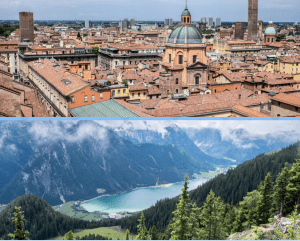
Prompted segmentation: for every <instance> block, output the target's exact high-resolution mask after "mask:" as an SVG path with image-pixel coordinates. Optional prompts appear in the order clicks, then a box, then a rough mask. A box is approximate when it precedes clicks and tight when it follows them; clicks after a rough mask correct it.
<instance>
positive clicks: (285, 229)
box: [227, 214, 300, 240]
mask: <svg viewBox="0 0 300 241" xmlns="http://www.w3.org/2000/svg"><path fill="white" fill-rule="evenodd" d="M295 219H296V220H294V219H293V218H284V217H282V218H280V217H278V216H275V217H274V218H273V222H272V223H268V224H265V225H262V226H260V227H256V228H252V229H247V230H245V231H243V232H241V233H234V234H231V235H230V236H229V237H228V238H227V240H254V239H257V240H286V239H287V240H289V239H293V240H299V239H300V214H299V215H298V216H297V217H296V218H295ZM292 236H293V237H292Z"/></svg>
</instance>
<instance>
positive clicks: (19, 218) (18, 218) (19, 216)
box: [8, 206, 29, 240]
mask: <svg viewBox="0 0 300 241" xmlns="http://www.w3.org/2000/svg"><path fill="white" fill-rule="evenodd" d="M15 209H16V212H14V217H13V218H12V220H13V224H15V227H16V231H15V234H8V236H9V237H10V238H11V239H12V240H28V238H27V237H26V235H27V234H28V233H29V232H28V231H23V226H24V221H25V219H24V215H23V213H24V211H21V207H17V206H15Z"/></svg>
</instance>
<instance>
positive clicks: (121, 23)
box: [119, 20, 123, 31]
mask: <svg viewBox="0 0 300 241" xmlns="http://www.w3.org/2000/svg"><path fill="white" fill-rule="evenodd" d="M119 27H120V30H121V31H123V21H122V20H120V21H119Z"/></svg>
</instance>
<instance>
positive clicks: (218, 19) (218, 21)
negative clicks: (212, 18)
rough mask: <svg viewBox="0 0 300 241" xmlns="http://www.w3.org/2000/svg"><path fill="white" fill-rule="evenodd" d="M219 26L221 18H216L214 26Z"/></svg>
mask: <svg viewBox="0 0 300 241" xmlns="http://www.w3.org/2000/svg"><path fill="white" fill-rule="evenodd" d="M219 26H221V18H216V27H219Z"/></svg>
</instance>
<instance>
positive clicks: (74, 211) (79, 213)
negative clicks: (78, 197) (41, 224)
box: [53, 202, 107, 220]
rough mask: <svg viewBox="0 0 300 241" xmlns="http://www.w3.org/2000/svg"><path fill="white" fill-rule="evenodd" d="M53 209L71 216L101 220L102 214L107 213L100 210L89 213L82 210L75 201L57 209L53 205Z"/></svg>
mask: <svg viewBox="0 0 300 241" xmlns="http://www.w3.org/2000/svg"><path fill="white" fill-rule="evenodd" d="M53 208H54V210H56V211H58V212H60V213H62V214H66V215H68V216H70V217H73V218H80V219H83V220H101V219H102V215H107V213H101V212H92V213H89V212H87V211H85V210H83V209H82V208H81V207H80V206H79V205H76V204H75V202H69V203H65V204H63V205H62V207H61V208H59V209H58V207H57V206H55V207H53Z"/></svg>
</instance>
